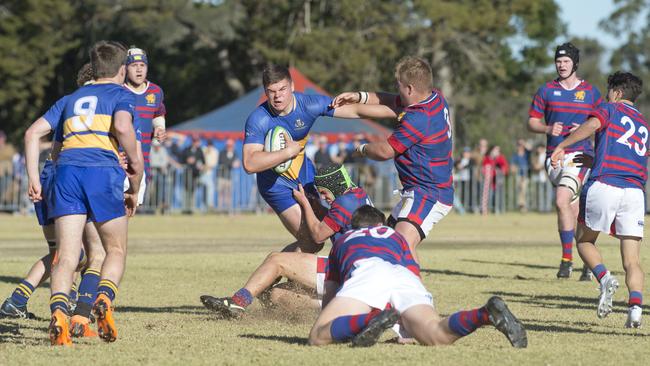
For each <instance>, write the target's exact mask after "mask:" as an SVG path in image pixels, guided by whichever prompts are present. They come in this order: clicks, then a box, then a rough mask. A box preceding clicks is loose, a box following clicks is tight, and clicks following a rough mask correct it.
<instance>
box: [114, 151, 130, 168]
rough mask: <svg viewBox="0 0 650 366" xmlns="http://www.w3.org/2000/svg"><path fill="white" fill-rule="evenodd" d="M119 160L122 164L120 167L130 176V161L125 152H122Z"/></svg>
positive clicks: (118, 155)
mask: <svg viewBox="0 0 650 366" xmlns="http://www.w3.org/2000/svg"><path fill="white" fill-rule="evenodd" d="M117 158H118V160H119V163H120V166H121V167H122V169H124V170H125V171H126V172H127V174H128V171H129V159H127V157H126V153H125V152H124V151H120V153H119V154H117Z"/></svg>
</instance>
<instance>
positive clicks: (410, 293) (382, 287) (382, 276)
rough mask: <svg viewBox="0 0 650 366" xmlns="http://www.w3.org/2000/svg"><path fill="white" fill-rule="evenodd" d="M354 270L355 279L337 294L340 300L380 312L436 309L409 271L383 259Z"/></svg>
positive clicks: (371, 260)
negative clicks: (364, 305)
mask: <svg viewBox="0 0 650 366" xmlns="http://www.w3.org/2000/svg"><path fill="white" fill-rule="evenodd" d="M354 267H355V269H354V271H353V272H352V276H351V277H350V278H349V279H348V280H347V281H345V282H344V283H343V286H342V287H341V289H340V290H339V291H338V292H337V293H336V296H337V297H349V298H352V299H355V300H359V301H361V302H363V303H365V304H367V305H368V306H371V307H373V308H377V309H384V308H385V307H386V304H391V306H392V307H393V308H395V309H396V310H397V311H399V312H400V313H403V312H404V311H406V310H407V309H409V308H410V307H412V306H415V305H428V306H431V307H433V296H431V294H430V293H429V292H428V291H427V289H426V288H424V285H422V281H420V279H419V278H418V276H416V275H415V274H413V272H411V271H409V270H408V269H407V268H406V267H404V266H400V265H396V264H391V263H388V262H386V261H384V260H383V259H380V258H367V259H361V260H358V261H356V262H354Z"/></svg>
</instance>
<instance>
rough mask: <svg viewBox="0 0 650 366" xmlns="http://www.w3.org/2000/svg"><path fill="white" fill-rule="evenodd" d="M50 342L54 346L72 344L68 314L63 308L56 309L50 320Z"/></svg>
mask: <svg viewBox="0 0 650 366" xmlns="http://www.w3.org/2000/svg"><path fill="white" fill-rule="evenodd" d="M48 333H49V334H50V343H51V344H52V345H53V346H71V345H72V338H70V329H69V328H68V315H67V314H66V313H64V312H63V311H62V310H59V309H57V310H54V313H52V321H50V328H49V330H48Z"/></svg>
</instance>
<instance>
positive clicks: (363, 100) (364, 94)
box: [359, 91, 369, 104]
mask: <svg viewBox="0 0 650 366" xmlns="http://www.w3.org/2000/svg"><path fill="white" fill-rule="evenodd" d="M368 97H369V96H368V92H364V91H360V92H359V103H361V104H366V103H368Z"/></svg>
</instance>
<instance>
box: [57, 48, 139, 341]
mask: <svg viewBox="0 0 650 366" xmlns="http://www.w3.org/2000/svg"><path fill="white" fill-rule="evenodd" d="M90 59H91V64H92V69H93V75H94V80H95V82H94V83H93V84H90V85H86V86H84V87H82V88H80V89H78V90H77V91H75V92H74V93H72V94H71V95H70V96H69V97H68V100H67V101H66V103H65V106H64V108H63V116H62V123H61V125H60V126H59V128H58V129H57V133H56V139H57V141H58V142H60V143H61V144H62V147H61V152H60V154H59V155H58V157H57V163H56V173H55V179H54V182H53V185H52V192H51V197H50V200H51V202H52V205H51V207H50V210H49V214H50V217H52V218H54V220H55V231H56V242H57V246H58V253H59V257H58V261H56V262H55V263H54V264H53V267H52V283H51V292H52V296H51V298H50V310H51V311H52V321H51V323H50V327H49V334H50V340H51V342H52V344H53V345H70V344H71V343H72V342H71V339H70V332H69V327H68V310H69V309H68V299H67V297H68V293H69V292H70V286H71V279H72V273H73V271H74V268H75V267H76V264H77V261H78V256H79V251H80V248H79V245H75V243H79V242H80V241H81V233H82V231H83V230H82V228H83V226H84V224H85V222H86V220H87V219H90V221H92V222H93V223H94V224H95V227H96V228H97V231H98V233H99V236H100V238H101V241H102V244H103V246H104V249H105V250H106V258H105V260H104V262H103V264H102V268H101V278H100V281H99V285H98V289H97V293H98V296H97V299H96V301H95V304H94V307H93V311H94V314H95V317H96V318H97V326H98V330H99V336H100V337H101V338H102V339H103V340H105V341H108V342H111V341H115V339H116V338H117V328H116V327H115V322H114V319H113V309H112V302H113V300H114V299H115V296H116V294H117V288H118V285H119V283H120V280H121V278H122V275H123V273H124V266H125V261H126V242H127V227H128V220H127V216H132V215H133V214H134V213H135V210H136V205H137V197H138V189H139V187H140V181H141V179H142V174H143V162H142V155H141V154H138V148H137V141H136V131H135V130H134V127H133V123H132V121H133V118H134V116H135V109H134V106H135V96H134V94H133V93H131V92H129V91H128V90H126V89H125V88H124V87H123V86H122V84H123V82H124V78H125V75H126V67H125V63H126V59H127V50H126V48H125V47H124V46H122V45H120V44H119V43H116V42H106V41H101V42H98V43H97V44H95V45H94V46H93V48H92V50H91V52H90ZM118 147H119V148H122V149H123V150H124V152H125V154H126V156H127V160H128V163H127V164H128V169H127V172H126V175H127V177H128V178H129V183H130V187H131V188H129V190H128V191H126V192H123V189H122V184H123V181H124V177H125V171H124V170H123V169H122V167H121V166H120V162H119V153H118ZM106 192H110V194H106Z"/></svg>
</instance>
